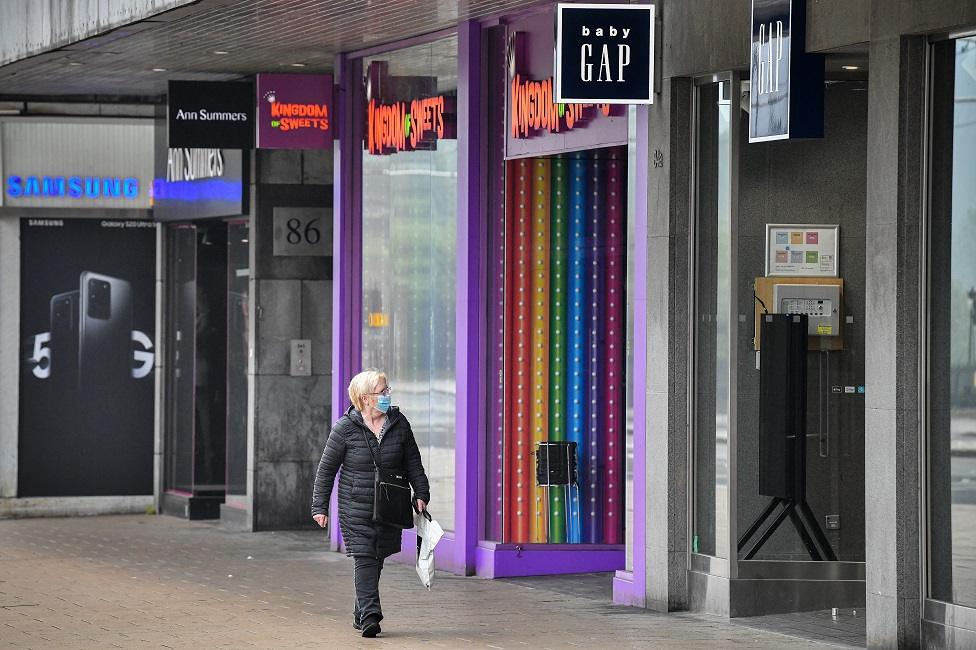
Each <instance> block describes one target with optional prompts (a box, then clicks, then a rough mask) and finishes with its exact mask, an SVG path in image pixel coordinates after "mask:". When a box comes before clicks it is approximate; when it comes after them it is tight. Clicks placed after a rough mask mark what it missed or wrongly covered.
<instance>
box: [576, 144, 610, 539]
mask: <svg viewBox="0 0 976 650" xmlns="http://www.w3.org/2000/svg"><path fill="white" fill-rule="evenodd" d="M600 155H603V154H602V153H601V154H600ZM591 156H592V157H591V158H590V160H589V161H588V162H587V173H588V178H587V181H588V183H589V194H588V196H589V200H588V201H587V202H586V220H585V223H586V257H585V261H584V269H585V274H584V280H585V287H586V288H585V291H584V295H585V296H586V299H585V300H584V301H583V323H584V327H585V328H586V330H585V338H584V340H585V341H586V343H585V349H586V355H585V357H586V382H587V383H586V392H585V395H586V397H585V400H584V404H585V414H586V415H585V439H584V440H585V442H584V445H585V450H584V452H583V454H582V456H583V458H584V460H585V461H586V462H585V463H584V468H585V470H584V478H583V484H584V486H585V487H586V488H587V489H586V491H585V492H584V494H585V496H586V498H585V500H584V502H583V504H582V509H583V522H584V523H583V530H584V535H583V540H584V541H585V542H587V543H589V544H599V543H600V542H601V541H603V531H602V528H603V516H602V510H603V508H604V505H605V504H604V503H603V488H604V486H603V478H604V473H605V472H604V470H603V461H604V459H603V456H602V453H601V452H602V449H603V438H604V433H603V417H602V413H603V411H604V406H605V400H606V385H607V383H606V369H605V367H604V366H605V364H604V361H603V359H602V356H603V338H604V337H605V327H604V319H605V314H604V309H605V302H606V301H605V296H604V295H603V292H604V290H605V284H606V281H605V279H604V276H605V273H604V268H603V267H604V260H605V257H606V251H605V249H604V238H605V235H604V233H605V230H606V229H605V227H604V225H605V224H604V223H603V222H604V219H605V218H606V216H605V215H606V212H605V207H606V206H605V205H604V193H605V188H604V185H603V183H604V178H603V164H604V163H603V161H602V160H601V159H600V158H598V157H597V156H596V155H592V154H591Z"/></svg>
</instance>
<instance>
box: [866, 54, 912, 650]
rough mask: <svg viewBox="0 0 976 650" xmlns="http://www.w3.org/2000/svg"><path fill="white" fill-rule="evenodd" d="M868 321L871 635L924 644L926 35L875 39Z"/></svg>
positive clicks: (898, 643)
mask: <svg viewBox="0 0 976 650" xmlns="http://www.w3.org/2000/svg"><path fill="white" fill-rule="evenodd" d="M870 58H871V83H870V87H869V96H868V164H867V167H868V186H867V241H868V242H869V245H868V254H867V273H866V292H865V293H866V299H867V304H866V310H865V325H866V328H867V330H868V331H869V332H870V335H869V336H867V337H866V346H865V348H866V349H865V378H866V388H867V392H866V395H865V458H864V461H865V510H866V515H865V549H866V591H867V642H868V647H872V648H895V647H918V646H919V643H920V638H919V620H920V605H921V603H920V599H919V591H920V589H919V584H920V582H919V581H920V569H921V567H920V549H919V543H920V540H919V524H920V521H921V520H920V515H921V513H920V505H919V504H920V500H919V498H920V484H919V481H920V478H919V464H920V463H919V458H920V453H921V435H920V431H921V427H920V410H919V409H920V404H919V395H918V385H919V354H920V352H921V351H920V349H919V341H920V332H919V322H920V316H921V314H920V313H919V312H920V309H921V304H920V301H919V277H920V276H919V273H920V268H919V259H920V252H921V228H922V217H923V203H922V196H923V134H924V128H925V123H924V103H925V92H924V89H925V41H924V39H922V38H920V37H911V38H908V37H901V38H900V37H893V38H887V39H883V40H877V41H872V42H871V46H870Z"/></svg>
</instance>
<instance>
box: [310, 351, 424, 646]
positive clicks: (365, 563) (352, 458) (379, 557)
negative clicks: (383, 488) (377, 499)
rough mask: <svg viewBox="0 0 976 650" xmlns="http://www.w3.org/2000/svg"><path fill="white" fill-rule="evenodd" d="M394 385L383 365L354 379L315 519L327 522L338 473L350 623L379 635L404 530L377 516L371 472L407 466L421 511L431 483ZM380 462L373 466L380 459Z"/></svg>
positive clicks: (327, 457)
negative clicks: (386, 584) (389, 573)
mask: <svg viewBox="0 0 976 650" xmlns="http://www.w3.org/2000/svg"><path fill="white" fill-rule="evenodd" d="M391 394H392V389H391V388H390V386H389V384H388V383H387V380H386V375H385V374H384V373H382V372H380V371H379V370H375V369H370V370H364V371H363V372H361V373H359V374H358V375H356V376H355V377H353V378H352V381H350V382H349V399H350V400H351V401H352V406H350V407H349V409H348V410H347V411H346V413H345V415H343V416H342V417H341V418H339V421H338V422H336V423H335V424H334V425H333V426H332V431H330V432H329V439H328V441H327V442H326V444H325V451H323V452H322V459H321V460H320V461H319V467H318V471H316V473H315V487H314V489H313V490H312V519H314V520H315V522H316V523H317V524H318V525H319V526H321V527H322V528H325V526H326V525H327V524H328V522H329V517H328V513H329V500H330V499H331V497H332V488H333V486H334V484H335V477H336V472H338V471H339V468H340V467H341V468H342V475H341V476H340V477H339V528H340V530H341V531H342V538H343V541H344V542H345V545H346V554H347V555H350V556H352V557H353V558H354V560H355V574H354V580H355V584H356V603H355V606H354V608H353V623H352V626H353V627H354V628H355V629H357V630H361V631H362V634H363V636H364V637H375V636H376V635H377V634H379V633H380V621H381V620H383V611H382V609H381V608H380V589H379V587H380V573H381V572H382V571H383V560H385V559H386V558H388V557H389V556H391V555H393V554H394V553H398V552H399V551H400V536H401V532H402V531H401V530H400V529H399V528H395V527H393V526H387V525H384V524H379V523H375V522H374V521H373V477H374V470H375V468H376V466H377V465H378V466H380V467H382V468H386V469H399V470H402V471H403V472H404V473H405V474H406V476H407V479H408V480H409V481H410V485H411V487H412V488H413V492H414V507H415V508H416V509H417V510H418V511H420V512H422V511H423V510H424V508H426V507H427V503H429V502H430V486H429V484H428V482H427V474H426V473H425V472H424V465H423V462H422V461H421V458H420V449H419V448H418V447H417V441H416V440H414V437H413V431H412V430H411V429H410V423H409V422H407V418H406V417H404V416H403V414H402V413H400V409H398V408H397V407H395V406H391V405H390V403H391ZM374 459H375V464H374Z"/></svg>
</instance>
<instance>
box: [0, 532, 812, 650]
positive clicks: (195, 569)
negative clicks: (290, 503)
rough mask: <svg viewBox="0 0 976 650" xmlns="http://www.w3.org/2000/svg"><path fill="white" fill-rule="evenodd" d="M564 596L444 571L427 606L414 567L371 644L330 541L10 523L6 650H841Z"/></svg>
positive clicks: (398, 581)
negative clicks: (356, 619) (356, 620)
mask: <svg viewBox="0 0 976 650" xmlns="http://www.w3.org/2000/svg"><path fill="white" fill-rule="evenodd" d="M591 579H592V577H591ZM565 582H567V581H566V580H565V579H562V580H559V579H557V580H552V581H548V582H546V581H543V582H540V583H534V582H532V581H525V580H519V581H502V580H483V579H479V578H470V577H468V578H462V577H458V576H453V575H450V574H446V573H438V575H437V577H436V580H435V582H434V589H433V590H432V591H430V592H428V591H426V590H425V589H424V588H423V587H421V586H420V584H419V581H418V579H417V576H416V574H415V573H414V570H413V567H412V566H407V565H402V564H396V563H392V562H391V563H388V564H387V567H386V569H384V572H383V579H382V582H381V597H382V600H383V608H384V614H385V616H386V618H385V620H384V621H383V633H382V634H381V635H380V637H378V638H376V639H363V638H361V637H359V636H358V635H357V633H356V632H355V631H354V630H353V629H352V626H351V620H352V598H353V585H352V561H351V560H349V559H348V558H346V557H345V556H343V555H340V554H337V553H332V552H330V551H329V550H328V541H327V539H326V536H325V534H324V533H323V532H321V531H307V532H306V531H302V532H273V533H272V532H269V533H242V532H234V531H228V530H224V529H222V528H220V527H219V526H216V525H214V524H212V523H205V522H189V521H184V520H181V519H176V518H172V517H164V516H150V515H129V516H100V517H78V518H66V519H15V520H0V648H20V647H24V648H86V649H90V648H113V647H119V648H173V649H178V648H224V647H226V648H418V649H420V648H423V649H427V650H429V649H430V648H458V647H466V648H493V649H499V648H501V649H508V648H518V649H525V648H540V649H544V648H567V647H579V648H584V647H585V648H593V647H599V648H601V649H602V648H673V649H684V648H770V649H772V648H775V649H780V648H824V647H828V646H827V645H825V644H820V643H816V642H813V641H809V640H803V639H796V638H791V637H789V636H784V635H782V634H777V633H775V632H769V631H764V630H755V629H750V628H746V627H743V626H740V625H733V624H730V623H729V622H728V621H723V620H721V619H714V618H706V617H697V616H694V615H690V614H687V613H684V614H659V613H654V612H647V611H644V610H638V609H633V608H626V607H616V606H613V605H612V604H610V603H609V602H607V597H606V592H605V590H602V591H601V590H600V589H595V590H594V589H585V588H573V589H565V588H563V587H562V586H561V583H565ZM570 582H571V581H570ZM540 585H542V587H541V588H540Z"/></svg>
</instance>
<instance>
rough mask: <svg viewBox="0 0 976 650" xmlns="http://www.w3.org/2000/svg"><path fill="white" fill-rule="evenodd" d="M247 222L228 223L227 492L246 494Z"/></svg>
mask: <svg viewBox="0 0 976 650" xmlns="http://www.w3.org/2000/svg"><path fill="white" fill-rule="evenodd" d="M248 230H249V229H248V222H247V221H234V222H231V223H229V224H228V225H227V493H228V494H241V495H242V494H247V332H248V321H247V308H248V300H249V299H248V293H249V289H248V263H249V262H248V251H249V249H248V246H249V244H248Z"/></svg>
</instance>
